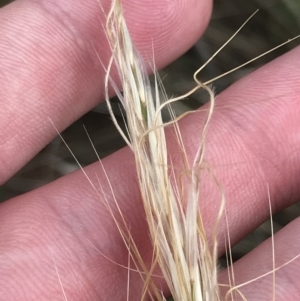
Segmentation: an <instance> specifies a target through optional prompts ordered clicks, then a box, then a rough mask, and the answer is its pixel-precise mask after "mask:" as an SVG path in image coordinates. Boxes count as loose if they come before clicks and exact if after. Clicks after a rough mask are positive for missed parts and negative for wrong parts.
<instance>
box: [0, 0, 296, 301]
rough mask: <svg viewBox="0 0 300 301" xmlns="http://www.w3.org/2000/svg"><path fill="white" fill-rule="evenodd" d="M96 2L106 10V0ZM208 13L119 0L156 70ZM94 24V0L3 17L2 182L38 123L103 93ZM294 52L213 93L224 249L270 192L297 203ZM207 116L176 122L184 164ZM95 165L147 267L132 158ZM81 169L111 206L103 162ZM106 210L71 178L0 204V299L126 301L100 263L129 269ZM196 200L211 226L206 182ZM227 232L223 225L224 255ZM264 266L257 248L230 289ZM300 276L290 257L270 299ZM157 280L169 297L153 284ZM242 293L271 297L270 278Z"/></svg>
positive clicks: (45, 128)
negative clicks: (225, 218) (184, 153)
mask: <svg viewBox="0 0 300 301" xmlns="http://www.w3.org/2000/svg"><path fill="white" fill-rule="evenodd" d="M103 2H104V3H103V6H104V8H105V9H106V10H107V8H108V7H109V5H108V2H107V1H103ZM211 4H212V3H211V2H209V1H205V0H202V1H198V0H176V1H174V0H172V1H168V0H164V1H152V0H144V1H143V4H141V5H139V2H137V1H133V0H132V1H130V0H127V1H124V7H125V15H126V19H127V21H128V24H129V28H130V31H131V33H132V37H133V40H134V42H135V44H136V46H137V48H138V49H139V51H140V53H141V54H142V55H143V56H144V57H145V59H147V58H149V57H150V58H151V57H152V49H154V50H155V60H156V66H157V67H158V68H160V67H162V66H164V65H166V64H168V63H169V62H171V61H172V60H174V59H175V58H176V57H178V56H179V55H180V54H182V53H183V52H184V51H185V50H187V49H188V48H189V47H190V46H191V45H192V44H193V43H194V42H195V41H196V40H197V39H198V38H199V36H200V35H201V34H202V33H203V31H204V29H205V26H206V25H207V23H208V21H209V16H210V12H211ZM187 15H188V16H189V18H186V16H187ZM101 18H103V14H102V12H101V10H100V8H99V5H98V4H97V2H96V1H95V0H86V1H75V2H74V1H68V0H65V1H54V0H53V1H43V0H39V1H34V0H23V1H21V0H18V1H16V2H14V3H13V4H11V5H9V6H6V7H5V8H4V9H2V10H1V11H0V66H1V69H0V80H1V91H0V99H1V106H0V115H1V118H0V129H1V132H0V145H1V155H0V182H1V183H4V182H5V181H6V180H7V179H9V178H10V177H11V176H12V175H13V174H14V173H15V172H16V171H17V170H19V169H20V168H21V167H22V166H23V165H24V164H26V163H27V162H28V161H29V160H30V159H31V158H32V157H33V156H34V155H35V154H36V153H37V152H38V151H39V150H41V149H42V148H43V147H44V146H45V145H46V144H47V143H49V142H50V141H51V139H53V138H54V136H55V135H56V132H55V130H54V129H53V126H52V125H51V123H50V122H49V120H48V117H50V118H51V120H52V121H53V123H54V124H55V126H56V127H57V128H58V130H59V131H61V130H63V129H64V128H66V127H67V126H68V125H69V124H70V123H72V122H73V121H74V120H76V119H77V118H78V117H79V116H81V115H83V114H84V113H85V112H87V111H88V110H89V109H91V108H92V107H94V106H95V104H96V103H97V102H98V100H99V98H101V97H103V82H104V81H103V78H104V70H103V68H102V67H101V64H100V62H99V59H98V57H97V55H96V52H97V54H98V55H99V57H100V59H101V61H102V62H103V63H104V65H105V63H106V62H107V60H108V57H109V49H108V46H107V42H106V38H105V35H104V33H103V30H102V25H101V24H102V23H101V22H103V19H102V21H101ZM152 45H153V46H152ZM174 45H175V46H174ZM95 50H96V51H95ZM299 55H300V49H299V47H298V48H296V49H294V50H293V51H291V52H290V53H288V54H286V55H284V56H282V57H280V58H279V59H277V60H275V61H274V62H272V63H270V64H268V65H267V66H265V67H263V68H261V69H260V70H258V71H256V72H254V73H252V74H251V75H249V76H248V77H246V78H244V79H242V80H240V81H239V82H237V83H236V84H235V85H233V86H231V87H230V88H229V89H227V90H226V91H225V92H223V93H222V94H221V95H219V96H218V103H217V107H223V108H222V109H218V110H216V111H215V114H214V117H213V119H212V122H211V125H210V130H209V135H208V137H207V152H206V156H207V160H208V162H209V163H210V165H211V166H212V167H213V170H214V173H215V174H216V176H217V178H218V179H219V181H220V182H221V183H222V185H223V186H224V188H225V192H226V199H227V205H226V206H227V208H226V210H227V214H228V220H229V229H230V237H231V242H232V243H233V244H234V243H235V242H237V241H239V240H240V239H241V238H243V237H244V236H245V235H246V234H247V233H249V232H250V231H251V230H253V229H254V228H256V227H257V226H258V225H259V224H260V223H261V222H262V221H264V220H265V219H267V218H268V217H269V204H268V195H267V185H269V187H270V196H271V201H272V209H273V211H274V212H276V211H278V210H281V209H283V208H285V207H287V206H289V205H291V204H292V203H294V202H296V201H297V200H298V199H299V196H300V185H299V175H300V156H299V151H300V150H299V148H300V134H299V133H300V131H299V130H300V126H299V120H300V98H299V95H300V73H299V70H300V61H299ZM112 76H113V77H115V76H116V74H113V75H112ZM240 104H244V105H240ZM224 106H231V107H230V108H229V107H227V108H224ZM204 118H205V112H199V114H193V115H191V116H188V117H187V118H185V119H184V120H182V122H181V129H182V135H183V137H184V141H185V145H186V147H187V152H188V155H189V156H190V157H191V158H192V156H193V154H195V151H196V148H197V145H198V142H199V137H198V133H199V124H200V125H201V120H204ZM168 139H169V140H168V143H169V146H170V147H171V148H172V147H173V149H174V154H172V156H173V157H174V159H176V157H178V156H179V155H178V154H177V153H176V150H175V142H174V141H173V140H172V139H173V138H172V137H171V135H170V137H169V138H168ZM173 162H176V161H173ZM103 165H104V168H105V170H106V171H107V173H108V176H109V179H110V182H111V185H112V187H113V189H114V193H115V196H116V199H117V200H118V203H119V205H120V207H121V210H122V212H123V214H124V217H125V219H126V220H127V221H128V222H130V229H131V234H132V236H133V238H134V239H135V240H136V242H137V245H138V247H139V248H140V250H141V253H142V255H143V258H144V259H145V260H146V261H148V262H149V260H150V257H151V244H150V242H149V240H148V236H147V232H146V225H145V221H144V216H143V213H142V207H141V200H140V195H139V191H138V187H137V182H136V177H135V175H134V172H135V169H134V160H133V156H132V154H131V152H130V151H129V149H127V148H124V149H122V150H120V151H118V152H117V153H115V154H113V155H111V156H110V157H108V158H106V159H105V160H103ZM86 172H87V174H88V175H89V177H90V178H91V180H92V181H93V182H94V183H97V182H98V179H99V180H100V183H101V184H102V186H103V189H104V192H106V193H105V195H106V196H107V199H108V201H109V202H112V193H111V191H110V189H109V186H108V185H107V180H106V179H105V175H104V172H103V169H102V168H101V166H100V165H99V163H95V164H93V165H91V166H89V167H87V168H86ZM96 174H97V178H98V179H97V178H96ZM95 185H97V184H95ZM102 200H103V195H102V194H100V195H97V193H96V192H95V191H94V190H93V189H92V188H91V185H90V184H89V183H88V181H87V180H86V179H85V177H84V175H83V174H82V172H80V171H79V172H75V173H72V174H70V175H68V176H65V177H63V178H61V179H59V180H57V181H55V182H53V183H50V184H48V185H46V186H44V187H42V188H40V189H37V190H35V191H31V192H30V193H27V194H25V195H22V196H19V197H16V198H14V199H11V200H9V201H7V202H5V203H3V204H1V208H0V223H1V224H0V271H1V272H0V299H1V300H64V296H63V290H64V292H65V294H66V297H67V299H68V300H72V301H73V300H126V290H127V289H126V287H127V271H126V269H124V268H122V267H120V266H118V265H116V264H114V263H112V262H111V261H110V260H112V261H115V262H117V263H119V264H123V265H127V260H128V251H127V249H126V248H125V246H124V244H123V242H122V239H121V237H120V234H119V232H118V230H117V229H116V226H115V224H114V222H113V221H112V219H111V217H110V215H109V213H108V212H107V210H106V209H105V207H104V205H103V202H102ZM201 201H202V203H201V204H202V205H201V206H202V207H201V208H202V209H203V214H204V218H205V221H206V223H207V225H208V226H207V227H208V229H210V227H211V226H212V224H213V220H214V217H215V214H216V210H217V209H218V201H219V195H218V192H217V189H216V188H215V187H214V186H213V185H212V184H211V181H210V180H209V178H205V179H204V181H203V191H202V199H201ZM115 212H116V211H115ZM115 214H116V217H117V218H118V214H117V212H116V213H115ZM299 227H300V220H299V219H296V220H295V221H293V222H292V223H291V224H289V225H288V226H287V227H285V228H284V229H283V230H281V231H280V232H279V233H277V234H276V235H275V252H276V265H277V266H279V265H281V264H283V263H285V262H287V261H288V260H290V259H291V258H293V257H294V256H296V255H297V254H298V253H299V249H300V233H299V231H298V229H299ZM226 231H227V230H226V227H225V225H224V223H221V225H220V247H219V251H220V253H223V252H224V244H225V242H224V237H225V236H226ZM104 255H105V256H106V257H104ZM107 257H108V258H109V260H108V259H107ZM271 268H272V258H271V245H270V242H268V241H267V242H265V243H263V244H262V245H260V246H259V247H258V248H256V249H255V250H254V251H253V252H251V253H250V254H248V255H247V256H246V257H245V258H243V259H241V260H240V261H239V262H237V263H236V264H235V278H236V280H237V281H236V282H237V283H242V282H245V281H247V280H250V279H252V278H255V277H256V276H258V275H262V274H263V273H265V272H267V271H270V269H271ZM299 268H300V259H296V260H294V261H293V263H291V264H290V265H288V266H287V267H284V268H282V269H280V270H279V272H278V273H277V274H276V276H277V281H276V300H277V301H280V300H297V299H299V296H300V288H299V285H298V279H299V278H298V277H299ZM226 277H227V276H226V272H225V271H224V272H221V273H220V281H221V282H223V283H227V281H228V280H227V279H226ZM130 279H131V280H130V284H131V286H130V298H129V300H139V299H138V296H139V292H140V290H141V282H140V280H139V276H138V275H137V274H136V273H134V272H133V273H131V278H130ZM157 281H158V282H160V285H161V286H162V288H164V289H165V288H166V286H165V284H164V283H163V281H162V280H160V279H158V280H157ZM62 287H63V290H62ZM243 293H244V294H245V295H246V297H247V298H248V300H272V299H271V297H272V279H271V278H270V277H265V278H262V279H261V280H260V281H256V282H253V283H251V284H250V285H248V286H246V287H245V288H244V289H243ZM166 294H167V291H166Z"/></svg>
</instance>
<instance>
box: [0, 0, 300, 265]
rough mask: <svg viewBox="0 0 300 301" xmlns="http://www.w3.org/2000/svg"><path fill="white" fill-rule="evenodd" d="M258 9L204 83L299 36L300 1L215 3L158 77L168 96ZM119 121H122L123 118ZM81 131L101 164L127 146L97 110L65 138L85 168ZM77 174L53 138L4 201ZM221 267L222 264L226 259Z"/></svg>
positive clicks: (255, 239) (295, 210)
mask: <svg viewBox="0 0 300 301" xmlns="http://www.w3.org/2000/svg"><path fill="white" fill-rule="evenodd" d="M8 2H11V1H3V0H0V5H1V6H4V5H6V4H7V3H8ZM256 9H259V12H258V13H257V14H256V15H255V16H254V17H253V19H251V21H250V22H249V23H248V24H247V25H246V26H245V27H244V28H243V30H242V31H241V32H240V33H239V34H238V35H237V37H235V39H234V40H233V41H232V42H230V44H229V45H228V46H226V48H225V49H224V50H223V51H222V52H221V53H220V54H219V55H218V56H217V57H216V58H215V59H214V60H213V61H212V62H211V63H210V64H209V65H208V66H207V67H206V68H205V69H204V70H203V71H202V72H201V76H200V78H201V80H202V81H205V80H208V79H211V78H214V77H216V76H218V75H220V74H222V73H224V72H226V71H228V70H230V69H232V68H234V67H236V66H238V65H240V64H242V63H244V62H246V61H248V60H250V59H252V58H254V57H255V56H257V55H259V54H261V53H263V52H265V51H267V50H269V49H270V48H272V47H274V46H276V45H278V44H281V43H282V42H284V41H286V40H287V39H289V38H292V37H294V36H296V35H299V34H300V1H299V0H247V1H241V0H227V1H224V0H223V1H222V0H216V1H215V2H214V10H213V15H212V18H211V22H210V24H209V27H208V28H207V30H206V32H205V34H204V36H203V37H202V38H201V39H200V40H199V41H198V42H197V43H196V44H195V45H194V46H193V47H192V48H191V49H190V50H189V51H188V52H187V53H185V54H184V55H183V56H182V57H181V58H179V59H178V60H177V61H175V62H174V63H173V64H171V65H169V66H168V67H166V68H165V69H163V70H161V71H160V76H161V78H162V79H163V83H164V86H165V89H166V92H167V94H168V95H169V96H172V95H181V94H183V93H185V92H186V91H188V90H190V88H192V87H194V83H193V80H192V75H193V73H194V72H195V70H196V69H197V68H198V67H200V66H201V65H202V64H203V63H204V62H205V61H207V60H208V59H209V58H210V56H211V55H212V54H213V53H214V52H215V51H216V50H217V49H218V48H219V47H221V46H222V45H223V44H224V42H226V41H227V40H228V39H229V38H230V36H231V35H232V34H233V33H234V32H235V31H236V30H237V29H238V28H239V26H240V25H241V24H242V23H243V22H244V21H245V20H246V19H247V18H248V17H249V16H250V15H251V14H252V13H253V12H254V11H255V10H256ZM299 44H300V40H296V41H294V42H292V43H290V44H288V45H286V46H284V47H282V48H280V49H278V50H276V51H274V52H273V53H271V54H269V55H267V56H265V57H263V58H261V59H259V60H257V61H256V62H254V63H251V64H250V65H248V66H246V67H244V68H242V69H240V70H238V71H237V72H235V73H233V74H230V75H228V76H226V77H224V78H222V79H220V80H218V81H216V82H215V83H214V87H215V90H216V92H217V93H220V92H221V91H222V90H224V89H225V88H226V87H228V86H229V85H231V84H232V83H233V82H235V81H236V80H238V79H239V78H241V77H243V76H245V75H246V74H248V73H250V72H251V71H253V70H254V69H257V68H258V67H259V66H261V65H264V64H266V63H267V62H269V61H271V60H272V59H274V58H276V57H278V56H280V55H281V54H283V53H285V52H287V51H289V50H290V49H292V48H293V47H295V46H297V45H299ZM205 99H206V98H205V97H203V95H202V94H201V92H199V93H196V94H194V95H193V96H191V97H189V99H188V100H184V102H180V103H177V104H176V105H175V107H174V109H175V111H176V112H177V114H180V113H183V112H185V111H186V110H188V109H194V108H197V107H199V106H201V105H202V104H203V103H204V102H205ZM113 103H114V104H115V106H116V112H117V111H118V102H117V100H116V99H114V100H113ZM166 118H167V116H166ZM120 121H122V118H121V116H120ZM83 125H84V126H85V127H86V129H87V131H88V133H89V135H90V137H91V139H92V141H93V143H94V145H95V147H96V149H97V151H98V153H99V156H100V157H101V158H104V157H105V156H107V155H109V154H111V153H113V152H114V151H116V150H118V149H120V148H121V147H123V146H124V145H125V144H124V142H123V141H122V139H121V138H120V136H119V134H118V133H117V131H116V130H115V128H114V126H113V125H112V122H111V120H110V117H109V116H108V112H107V109H106V106H105V104H101V105H98V106H97V107H96V108H94V109H93V110H92V111H91V112H89V113H87V114H86V115H84V116H83V117H82V118H80V119H79V120H78V121H76V122H75V123H74V124H72V125H71V126H70V127H69V128H68V129H66V130H65V131H64V132H63V133H62V135H63V137H64V139H65V140H66V142H67V143H68V145H69V147H70V148H71V149H72V151H73V152H74V154H75V155H76V157H77V159H78V160H79V162H80V163H81V164H82V165H83V166H86V165H88V164H90V163H92V162H94V161H96V156H95V154H94V151H93V149H92V147H91V145H90V142H89V140H88V137H87V134H86V132H85V130H84V128H83ZM76 169H78V166H77V164H76V163H75V161H74V159H73V157H72V156H71V154H70V153H69V151H68V150H67V148H66V146H65V145H64V143H63V142H62V140H61V139H60V138H55V139H54V140H53V141H52V142H51V143H50V144H49V145H48V146H46V147H45V148H44V149H43V150H42V151H41V152H40V153H39V154H38V155H37V156H36V157H35V158H34V159H33V160H32V161H31V162H29V163H28V164H27V165H26V166H25V167H24V168H23V169H22V170H20V171H19V172H18V173H17V174H16V175H15V176H14V177H13V178H11V179H10V180H9V181H8V182H6V183H5V184H4V185H3V186H2V187H0V201H1V202H3V201H5V200H7V199H9V198H12V197H14V196H17V195H19V194H22V193H25V192H27V191H30V190H32V189H35V188H37V187H39V186H42V185H45V184H46V183H48V182H50V181H53V180H55V179H57V178H59V177H61V176H63V175H65V174H68V173H70V172H72V171H74V170H76ZM299 208H300V207H299V205H298V204H296V205H294V206H293V207H290V208H288V209H286V210H284V211H283V212H280V213H277V214H276V215H275V216H274V230H275V231H277V230H279V229H280V228H282V227H283V226H284V225H286V224H287V223H288V222H290V221H291V220H292V219H294V218H296V217H298V216H299V215H300V209H299ZM270 233H271V232H270V223H269V221H267V222H265V223H264V224H263V225H261V226H260V227H259V228H258V229H256V230H255V231H254V232H253V233H251V234H250V235H249V236H248V237H246V238H245V239H244V240H243V241H242V242H240V243H239V244H238V245H236V246H235V247H234V248H233V258H234V260H237V259H238V258H240V257H241V256H243V255H244V254H245V253H247V252H249V251H250V250H251V249H252V248H254V247H255V246H256V245H257V244H259V243H260V242H262V241H263V240H265V239H266V238H268V237H269V236H270ZM221 261H224V258H223V259H221Z"/></svg>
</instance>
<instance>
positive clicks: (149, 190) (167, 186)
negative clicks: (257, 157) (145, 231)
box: [106, 0, 224, 301]
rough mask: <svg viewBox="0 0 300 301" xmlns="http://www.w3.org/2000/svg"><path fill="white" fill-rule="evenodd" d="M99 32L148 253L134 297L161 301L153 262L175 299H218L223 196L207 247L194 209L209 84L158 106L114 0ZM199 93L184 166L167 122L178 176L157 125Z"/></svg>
mask: <svg viewBox="0 0 300 301" xmlns="http://www.w3.org/2000/svg"><path fill="white" fill-rule="evenodd" d="M106 31H107V35H108V39H109V42H110V45H111V50H112V58H111V60H110V62H109V66H108V70H107V77H106V100H107V104H108V108H109V110H110V113H111V115H112V119H113V121H114V123H115V125H116V127H117V128H118V129H119V131H120V133H121V135H122V136H123V138H124V139H125V141H126V142H127V144H128V145H129V147H130V148H131V149H132V151H133V152H134V155H135V162H136V171H137V175H138V180H139V186H140V191H141V195H142V201H143V205H144V209H145V213H146V218H147V222H148V226H149V232H150V236H151V239H152V243H153V248H154V255H153V262H152V266H151V267H150V268H149V269H148V270H147V271H144V272H146V276H144V283H145V287H144V292H143V296H142V298H141V299H143V298H144V296H146V295H150V296H151V298H154V297H155V298H158V299H160V300H165V298H164V297H163V296H162V295H161V292H160V289H159V288H155V287H154V284H153V282H152V280H151V278H152V277H151V276H152V273H153V269H154V267H155V265H156V264H157V263H158V264H159V266H160V269H161V270H162V273H163V275H164V278H165V280H166V282H167V284H168V287H169V289H170V291H171V294H172V296H173V298H174V300H175V301H196V300H197V301H200V300H203V301H217V300H220V296H219V289H218V281H217V225H218V222H219V220H220V218H221V215H222V212H223V209H224V197H223V194H221V195H222V197H221V200H220V209H219V213H218V216H217V219H216V222H215V228H214V230H213V235H212V239H210V244H209V243H208V237H207V234H206V231H205V227H204V223H203V220H202V216H201V212H200V209H199V206H198V201H199V194H200V186H201V185H200V183H201V172H202V170H203V169H204V168H205V166H204V150H205V136H206V133H207V130H208V124H209V121H210V118H211V115H212V112H213V108H214V100H215V99H214V93H213V91H212V89H211V88H210V87H209V86H207V85H204V84H202V83H201V82H199V81H198V80H197V79H196V76H195V82H196V87H195V88H194V89H193V90H192V91H191V92H189V93H187V94H186V95H183V96H182V97H180V98H173V99H170V100H167V101H162V100H161V99H160V93H159V92H160V91H159V83H158V80H157V79H156V83H155V91H154V93H152V92H151V88H150V83H149V79H148V76H147V72H146V68H145V66H144V64H143V62H142V59H141V57H140V56H139V54H138V53H137V51H136V50H135V48H134V46H133V43H132V41H131V38H130V35H129V32H128V29H127V26H126V22H125V19H124V16H123V12H122V6H121V3H120V1H119V0H114V1H113V3H112V7H111V10H110V12H109V14H108V16H107V23H106ZM113 65H116V66H117V69H118V72H119V76H120V79H121V83H122V93H121V92H120V91H119V90H118V89H117V88H116V85H115V84H114V82H113V81H112V80H111V78H110V76H109V72H110V70H111V68H112V66H113ZM109 85H112V86H113V88H114V89H115V92H116V93H117V95H118V97H119V99H120V101H121V103H122V105H123V107H124V109H125V112H126V119H127V127H128V134H129V139H128V138H127V135H126V133H124V132H123V131H122V130H121V128H120V127H119V125H118V123H117V120H116V118H115V117H114V114H113V111H112V108H111V106H110V102H109V97H108V87H109ZM199 88H203V89H205V90H206V91H207V93H208V95H209V98H210V109H209V110H208V114H207V118H206V121H205V124H204V126H203V129H202V132H201V140H200V145H199V149H198V151H197V152H196V155H195V157H194V158H193V160H192V162H191V163H189V161H190V160H188V158H187V155H186V152H185V148H184V145H183V143H182V139H181V134H180V129H179V125H178V124H177V121H178V120H179V119H180V118H177V119H176V118H175V117H174V118H173V120H172V121H171V122H169V123H168V126H172V127H173V129H174V130H175V132H176V136H177V140H178V147H179V150H180V151H181V153H182V162H183V165H184V171H185V173H184V175H182V174H181V176H180V177H177V176H176V172H175V169H174V167H173V166H172V162H171V161H170V157H169V155H168V148H167V143H166V137H165V128H166V126H167V125H166V124H164V123H163V120H162V116H161V111H162V109H163V108H164V107H165V106H169V104H170V103H172V102H174V101H177V100H178V99H182V98H184V97H186V96H187V95H188V94H190V93H193V92H194V91H195V90H197V89H199ZM171 115H172V112H171ZM183 183H185V184H184V185H183ZM186 183H187V184H186ZM183 187H185V190H184V188H183ZM131 252H132V256H136V257H138V259H139V260H141V258H140V255H139V254H138V250H137V249H136V248H133V250H131ZM139 260H138V261H139ZM143 275H144V274H143Z"/></svg>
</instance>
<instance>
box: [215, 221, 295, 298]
mask: <svg viewBox="0 0 300 301" xmlns="http://www.w3.org/2000/svg"><path fill="white" fill-rule="evenodd" d="M299 226H300V220H299V218H298V219H296V220H294V221H293V222H291V223H290V224H289V225H287V226H286V227H284V228H283V229H281V230H280V231H279V232H278V233H276V235H275V236H274V245H275V249H274V255H275V261H274V262H275V269H276V268H278V270H276V272H275V286H274V283H273V279H274V278H273V277H274V274H272V273H270V272H271V271H272V270H273V256H272V253H273V250H272V242H271V238H270V239H268V240H267V241H265V242H264V243H262V244H261V245H259V246H258V247H257V248H255V249H254V250H253V251H252V252H250V253H249V254H247V255H246V256H244V257H243V258H241V259H240V260H239V261H237V262H236V263H235V264H234V265H233V270H234V277H235V285H236V286H239V285H242V286H241V287H240V288H239V291H240V292H241V293H242V294H243V295H244V297H246V299H244V300H248V301H254V300H261V301H269V300H273V299H272V298H273V294H274V295H275V300H276V301H293V300H298V299H299V296H300V288H299V281H298V279H299V267H300V258H297V256H298V255H300V253H299V246H300V233H299V231H298V229H299ZM293 259H294V260H293ZM287 263H288V264H287ZM227 272H228V271H226V270H224V271H222V273H221V274H220V282H221V283H223V284H229V282H228V279H227ZM263 275H265V276H264V277H261V276H263ZM246 282H247V283H248V284H246ZM243 284H245V285H244V286H243ZM223 290H224V291H225V292H226V289H225V288H224V289H223ZM229 300H231V299H230V298H229ZM234 300H242V298H241V297H240V296H239V294H235V299H234Z"/></svg>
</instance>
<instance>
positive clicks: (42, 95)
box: [0, 0, 211, 183]
mask: <svg viewBox="0 0 300 301" xmlns="http://www.w3.org/2000/svg"><path fill="white" fill-rule="evenodd" d="M109 3H110V1H108V0H107V1H102V2H101V5H103V6H104V8H105V10H106V11H107V10H108V7H109ZM210 10H211V2H210V1H206V0H203V1H197V0H177V1H152V0H144V1H141V2H136V1H130V0H128V1H124V11H125V14H126V18H127V20H128V24H129V27H130V31H131V33H132V36H133V39H134V42H135V44H136V46H137V48H138V50H139V51H140V52H141V54H142V55H143V56H144V57H145V59H148V60H150V61H151V62H152V57H153V53H152V52H153V51H154V55H155V59H156V66H157V67H158V68H160V67H162V66H164V65H166V64H167V63H169V62H170V61H172V60H174V59H175V58H176V57H178V56H179V55H180V54H181V53H183V52H184V51H186V50H187V49H188V48H189V47H190V46H191V45H192V44H193V43H194V42H195V41H196V39H197V38H198V37H199V36H200V35H201V33H202V32H203V30H204V28H205V26H206V24H207V22H208V19H209V15H210ZM187 15H188V16H189V17H188V18H186V16H187ZM103 24H105V20H104V13H103V12H102V10H101V8H100V5H99V2H98V1H97V0H88V1H84V2H80V1H76V2H74V1H50V2H49V1H34V0H24V1H16V2H14V3H12V4H10V5H8V6H6V7H5V8H3V9H2V10H1V14H0V49H1V50H0V66H1V72H0V80H1V83H2V86H1V87H2V89H1V91H0V99H1V106H0V116H1V118H0V128H1V129H3V130H2V131H1V133H0V145H1V159H0V160H1V161H0V163H1V164H0V166H1V167H0V183H3V182H4V181H5V180H6V179H8V177H10V176H11V175H12V174H13V173H14V172H16V171H17V170H18V169H19V168H20V167H21V166H22V165H24V164H25V163H26V162H27V161H28V160H29V159H31V158H32V156H34V155H35V154H36V153H37V152H38V151H39V150H40V149H41V148H42V147H44V146H45V145H46V144H47V143H48V142H49V141H50V140H51V139H52V138H53V137H54V135H55V134H54V132H53V126H52V125H51V123H50V122H49V118H51V120H52V121H53V122H54V124H55V126H56V127H57V128H58V129H59V130H62V129H64V128H65V127H67V126H68V125H69V124H70V123H71V122H72V121H74V120H76V119H77V118H78V117H79V116H81V115H82V114H84V113H85V112H87V111H88V110H90V109H91V108H92V107H94V106H95V105H96V103H97V102H98V100H99V99H100V98H103V94H104V90H103V85H104V68H103V67H102V65H101V64H104V66H105V65H106V63H107V60H108V58H109V56H110V53H109V47H108V44H107V39H106V36H105V32H104V29H103ZM174 45H176V47H174ZM98 55H99V56H100V60H101V62H100V61H99V57H98ZM112 76H113V77H114V74H113V75H112Z"/></svg>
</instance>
